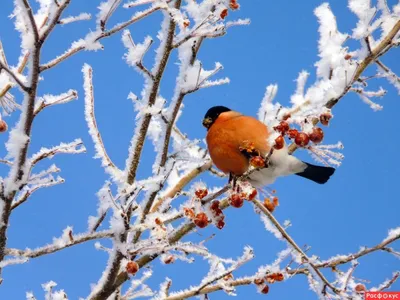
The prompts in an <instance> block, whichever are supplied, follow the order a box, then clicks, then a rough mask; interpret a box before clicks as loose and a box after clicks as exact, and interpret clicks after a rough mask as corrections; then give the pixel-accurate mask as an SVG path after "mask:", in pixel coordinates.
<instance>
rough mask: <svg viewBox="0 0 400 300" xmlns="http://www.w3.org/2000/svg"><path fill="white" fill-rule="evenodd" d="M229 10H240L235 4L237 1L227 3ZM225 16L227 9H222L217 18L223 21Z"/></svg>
mask: <svg viewBox="0 0 400 300" xmlns="http://www.w3.org/2000/svg"><path fill="white" fill-rule="evenodd" d="M229 8H230V9H232V10H237V9H239V8H240V5H239V3H237V0H231V1H230V2H229ZM227 15H228V9H227V8H225V9H223V10H222V11H221V13H220V15H219V17H220V18H221V19H225V18H226V16H227Z"/></svg>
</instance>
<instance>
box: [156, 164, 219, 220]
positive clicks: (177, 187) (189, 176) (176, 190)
mask: <svg viewBox="0 0 400 300" xmlns="http://www.w3.org/2000/svg"><path fill="white" fill-rule="evenodd" d="M211 166H212V162H211V161H208V162H206V163H205V164H203V165H202V166H200V167H197V168H196V169H193V170H192V171H191V172H189V173H188V174H187V175H185V176H183V177H182V178H181V179H180V180H179V181H178V182H177V184H176V185H175V186H174V187H173V188H172V189H170V190H169V191H168V192H167V193H166V194H164V195H163V196H162V197H161V198H160V199H158V201H157V202H156V203H154V205H153V207H152V208H151V212H152V213H154V212H156V211H157V210H158V208H159V207H160V206H161V205H162V204H163V203H164V201H165V200H166V199H168V198H173V197H175V195H176V194H178V193H179V192H180V191H182V190H183V188H184V187H185V186H186V185H187V184H188V183H189V182H191V181H192V180H193V179H194V178H196V177H197V176H198V175H199V174H201V173H203V172H204V171H206V170H209V169H210V168H211Z"/></svg>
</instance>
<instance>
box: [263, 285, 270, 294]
mask: <svg viewBox="0 0 400 300" xmlns="http://www.w3.org/2000/svg"><path fill="white" fill-rule="evenodd" d="M268 292H269V286H268V285H265V286H264V287H263V288H262V289H261V293H262V294H268Z"/></svg>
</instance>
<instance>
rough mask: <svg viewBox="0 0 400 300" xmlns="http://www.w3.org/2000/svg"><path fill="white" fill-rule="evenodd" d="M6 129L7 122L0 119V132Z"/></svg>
mask: <svg viewBox="0 0 400 300" xmlns="http://www.w3.org/2000/svg"><path fill="white" fill-rule="evenodd" d="M7 129H8V126H7V123H6V122H5V121H3V120H0V132H6V131H7Z"/></svg>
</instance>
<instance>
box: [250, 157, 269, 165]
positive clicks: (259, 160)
mask: <svg viewBox="0 0 400 300" xmlns="http://www.w3.org/2000/svg"><path fill="white" fill-rule="evenodd" d="M250 165H252V166H253V167H254V168H263V167H265V160H264V158H262V157H261V156H254V157H252V158H251V159H250Z"/></svg>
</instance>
